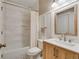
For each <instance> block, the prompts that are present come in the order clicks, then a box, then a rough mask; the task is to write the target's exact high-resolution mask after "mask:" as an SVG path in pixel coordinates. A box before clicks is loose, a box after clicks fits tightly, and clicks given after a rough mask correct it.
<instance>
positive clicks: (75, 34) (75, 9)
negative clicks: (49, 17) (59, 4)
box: [54, 5, 77, 36]
mask: <svg viewBox="0 0 79 59" xmlns="http://www.w3.org/2000/svg"><path fill="white" fill-rule="evenodd" d="M71 8H74V14H75V16H74V34H73V33H69V32H68V31H67V33H66V34H64V33H57V32H56V20H57V19H56V18H57V14H58V13H61V12H64V11H66V10H68V9H71ZM59 10H60V9H59ZM54 17H55V18H54V22H55V26H54V30H55V34H56V35H61V34H64V35H72V36H77V5H73V6H70V7H68V8H65V9H64V10H63V8H62V10H60V11H56V12H55V16H54Z"/></svg>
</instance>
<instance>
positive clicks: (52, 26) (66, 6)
mask: <svg viewBox="0 0 79 59" xmlns="http://www.w3.org/2000/svg"><path fill="white" fill-rule="evenodd" d="M76 4H77V6H78V7H77V10H79V2H78V1H77V2H74V3H71V2H70V3H67V4H65V5H60V6H58V7H55V8H53V9H52V10H50V11H48V12H46V13H44V14H49V13H50V14H51V28H50V29H51V33H50V34H51V35H52V37H59V36H60V35H56V34H55V22H54V15H55V14H54V13H55V12H56V11H60V10H64V9H67V8H69V7H71V6H73V5H76ZM77 13H79V11H78V12H77ZM44 14H42V15H40V16H44ZM77 15H78V16H79V14H77ZM48 20H49V19H48ZM43 23H44V22H43ZM77 25H79V17H78V20H77ZM77 30H78V32H77V33H78V35H77V36H73V37H74V38H76V39H78V37H79V26H77ZM69 37H72V36H69Z"/></svg>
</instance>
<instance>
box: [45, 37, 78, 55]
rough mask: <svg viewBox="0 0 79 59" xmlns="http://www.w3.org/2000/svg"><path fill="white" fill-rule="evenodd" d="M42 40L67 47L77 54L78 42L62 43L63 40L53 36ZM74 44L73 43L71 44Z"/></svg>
mask: <svg viewBox="0 0 79 59" xmlns="http://www.w3.org/2000/svg"><path fill="white" fill-rule="evenodd" d="M44 42H47V43H49V44H52V45H56V46H58V47H61V48H64V49H67V50H69V51H72V52H75V53H78V54H79V44H78V43H69V44H66V43H65V44H64V43H63V42H60V41H57V40H56V39H55V38H54V39H48V40H44ZM73 44H74V45H73Z"/></svg>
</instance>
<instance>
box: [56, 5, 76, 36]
mask: <svg viewBox="0 0 79 59" xmlns="http://www.w3.org/2000/svg"><path fill="white" fill-rule="evenodd" d="M76 7H77V6H73V7H71V8H69V9H65V10H63V11H61V12H57V13H55V34H65V35H77V9H76Z"/></svg>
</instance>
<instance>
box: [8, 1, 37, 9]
mask: <svg viewBox="0 0 79 59" xmlns="http://www.w3.org/2000/svg"><path fill="white" fill-rule="evenodd" d="M7 1H9V2H13V3H17V4H20V5H23V6H24V7H27V8H32V9H36V10H38V0H7Z"/></svg>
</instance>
